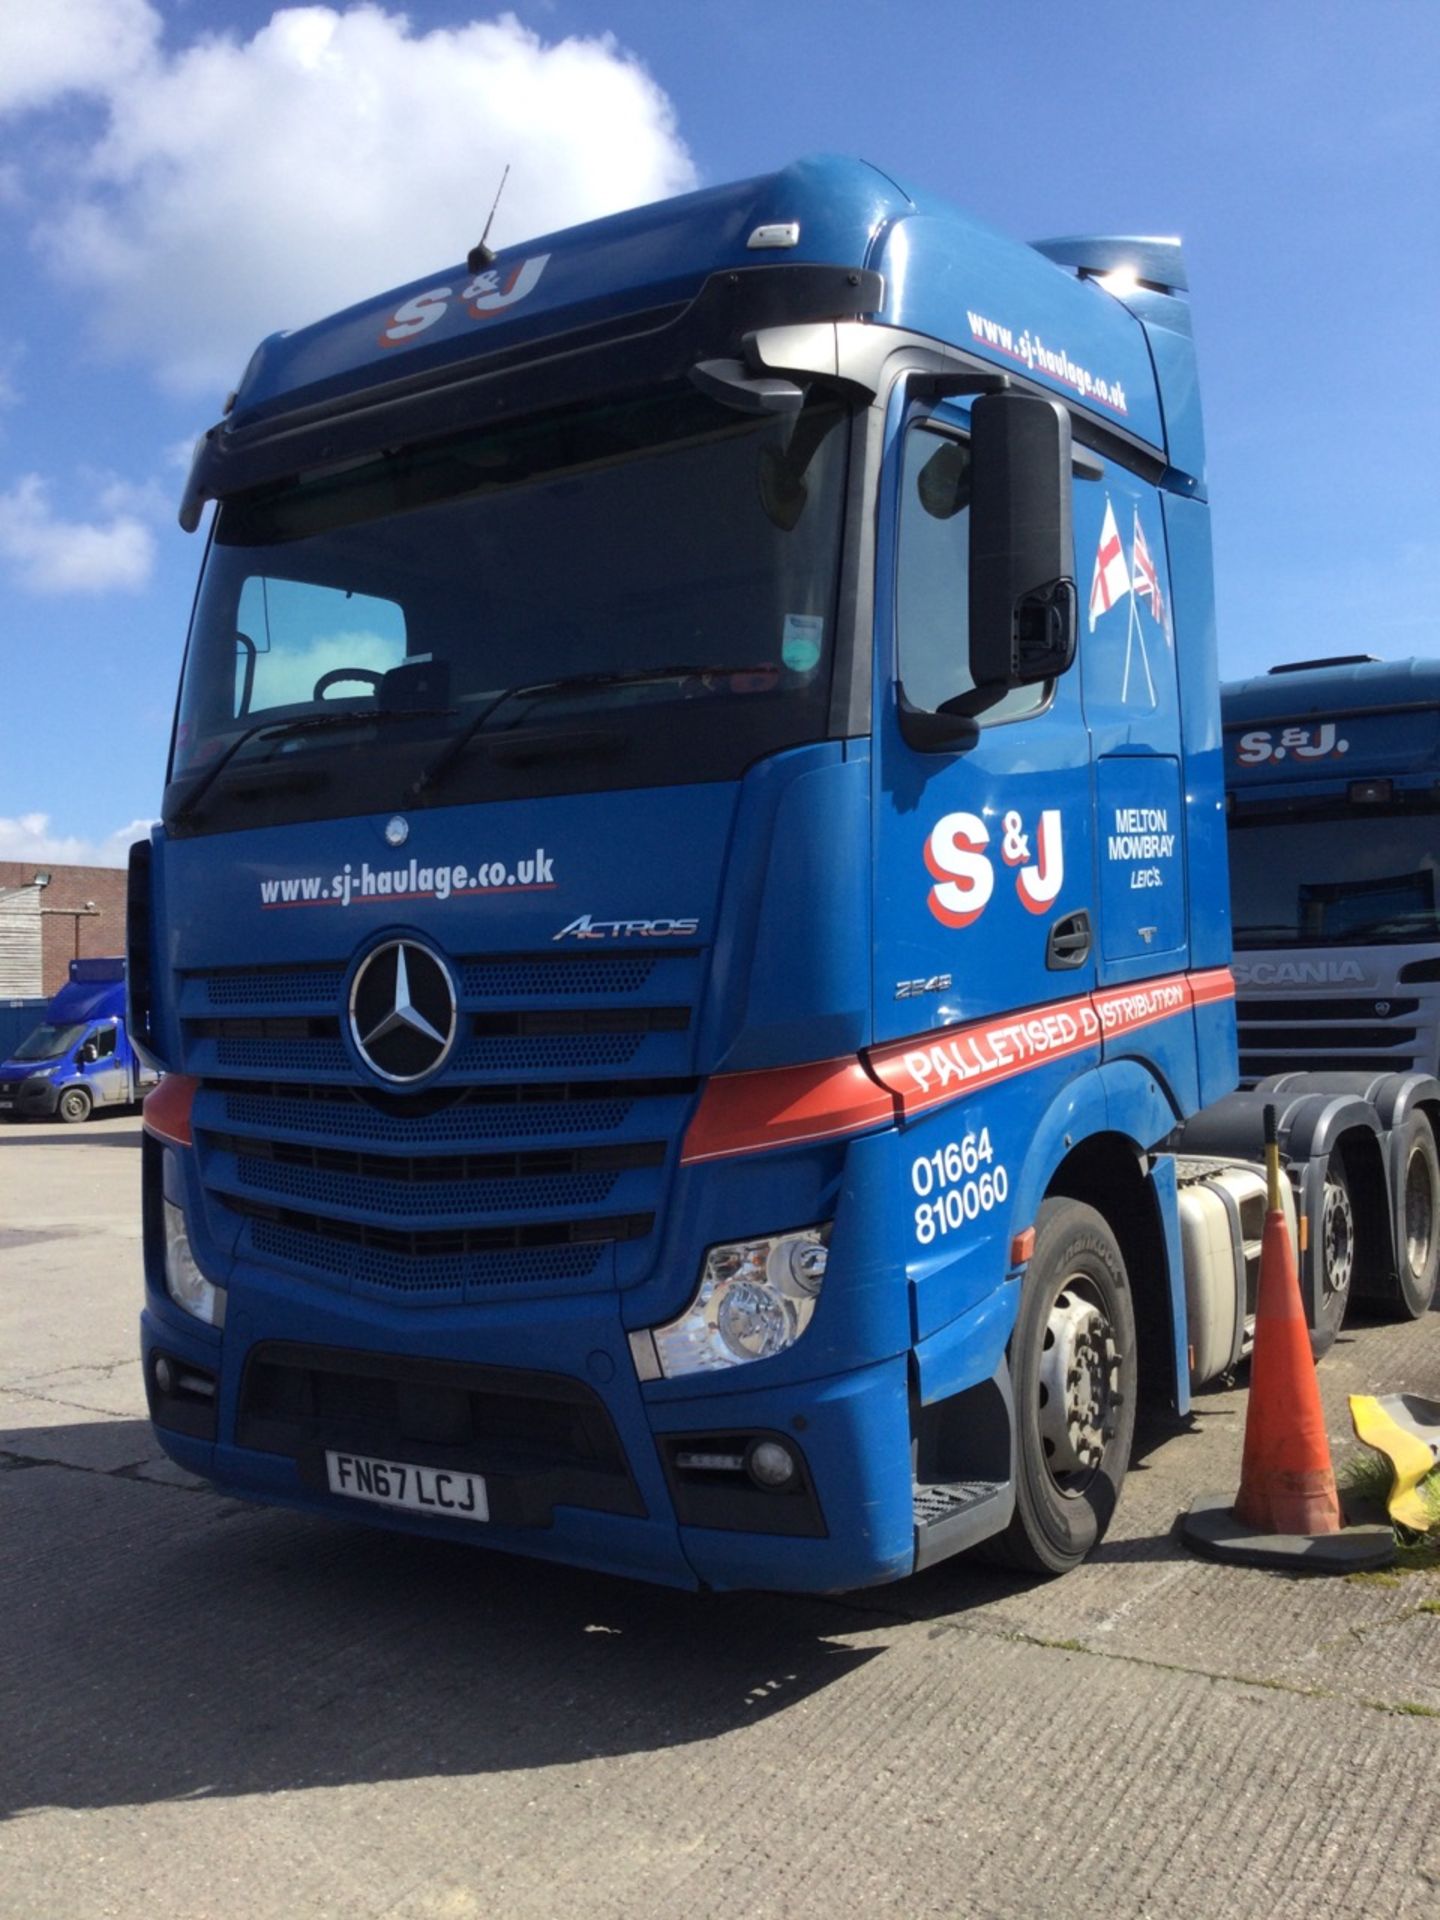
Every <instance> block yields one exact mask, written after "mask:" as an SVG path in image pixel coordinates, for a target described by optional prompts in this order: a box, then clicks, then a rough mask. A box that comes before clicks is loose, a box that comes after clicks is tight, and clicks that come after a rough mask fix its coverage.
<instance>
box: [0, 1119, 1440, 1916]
mask: <svg viewBox="0 0 1440 1920" xmlns="http://www.w3.org/2000/svg"><path fill="white" fill-rule="evenodd" d="M138 1138H139V1129H138V1125H137V1123H136V1122H135V1121H133V1120H131V1119H100V1120H96V1121H93V1122H91V1123H90V1124H89V1125H88V1126H85V1127H82V1128H62V1127H55V1126H38V1125H29V1124H25V1125H11V1126H8V1127H6V1128H5V1129H4V1130H3V1131H0V1429H3V1431H0V1812H3V1815H4V1816H5V1817H4V1819H3V1822H0V1916H3V1920H12V1917H13V1920H49V1916H55V1920H88V1917H89V1916H98V1915H123V1916H131V1915H141V1914H145V1915H148V1914H150V1913H153V1912H155V1911H156V1910H160V1911H167V1912H170V1913H176V1914H181V1915H184V1916H185V1917H186V1920H268V1917H269V1916H275V1920H295V1916H299V1915H311V1914H320V1915H343V1916H351V1915H353V1916H357V1917H363V1920H371V1917H372V1916H373V1917H374V1920H379V1917H380V1916H385V1917H386V1920H482V1916H483V1920H508V1916H512V1915H515V1916H528V1915H537V1916H538V1915H546V1916H548V1915H553V1914H564V1915H567V1916H574V1917H575V1920H580V1917H581V1916H612V1915H613V1916H626V1920H629V1916H646V1915H671V1914H675V1915H683V1916H685V1920H707V1917H708V1916H716V1917H717V1920H718V1916H725V1917H726V1920H730V1917H732V1916H743V1915H767V1916H768V1915H777V1916H779V1915H783V1916H785V1917H786V1920H806V1917H807V1916H811V1915H813V1916H827V1920H848V1916H851V1915H854V1916H861V1915H864V1916H872V1915H877V1914H883V1915H890V1914H893V1915H904V1916H920V1915H954V1916H963V1917H964V1920H979V1917H981V1916H996V1917H997V1920H998V1917H999V1916H1005V1917H1006V1920H1009V1917H1011V1916H1014V1917H1016V1920H1020V1917H1028V1916H1031V1915H1034V1916H1040V1915H1045V1916H1049V1915H1051V1914H1054V1913H1064V1914H1087V1913H1088V1914H1103V1915H1106V1916H1132V1915H1133V1916H1141V1915H1143V1916H1152V1915H1153V1916H1164V1917H1165V1920H1212V1916H1213V1917H1214V1920H1219V1917H1220V1916H1236V1917H1237V1920H1254V1916H1257V1915H1264V1916H1267V1920H1300V1917H1301V1916H1304V1920H1316V1917H1317V1916H1342V1915H1344V1916H1348V1915H1360V1914H1366V1915H1383V1916H1385V1917H1386V1920H1421V1916H1424V1917H1425V1920H1434V1916H1435V1915H1436V1914H1437V1913H1440V1814H1437V1811H1436V1798H1435V1782H1436V1779H1437V1777H1440V1772H1437V1769H1440V1575H1437V1574H1435V1573H1419V1574H1407V1575H1403V1576H1396V1577H1385V1578H1381V1579H1377V1578H1375V1577H1371V1578H1368V1579H1351V1580H1314V1579H1303V1578H1288V1577H1284V1576H1277V1575H1273V1574H1262V1573H1255V1572H1244V1571H1237V1570H1232V1569H1225V1568H1220V1567H1217V1566H1213V1565H1208V1564H1205V1563H1203V1562H1201V1561H1197V1560H1194V1559H1192V1558H1190V1557H1189V1556H1188V1555H1187V1554H1186V1553H1185V1552H1184V1550H1183V1549H1182V1548H1181V1547H1180V1546H1179V1545H1178V1544H1177V1542H1176V1541H1175V1539H1174V1537H1173V1534H1172V1524H1173V1521H1174V1518H1175V1515H1176V1513H1177V1511H1179V1509H1181V1508H1182V1507H1184V1506H1185V1505H1186V1504H1187V1503H1188V1501H1189V1500H1190V1499H1191V1498H1192V1497H1193V1496H1194V1495H1195V1494H1196V1493H1198V1492H1201V1491H1204V1490H1206V1489H1216V1490H1233V1487H1234V1482H1235V1474H1236V1469H1237V1466H1238V1460H1239V1448H1240V1433H1241V1423H1242V1420H1243V1413H1244V1395H1243V1393H1241V1392H1238V1391H1237V1392H1228V1393H1224V1392H1222V1393H1214V1394H1207V1395H1206V1396H1205V1397H1204V1398H1203V1399H1202V1400H1201V1402H1200V1404H1199V1408H1198V1410H1197V1412H1196V1414H1195V1416H1194V1417H1193V1419H1192V1420H1191V1421H1190V1422H1189V1423H1188V1428H1182V1427H1181V1426H1180V1425H1179V1424H1178V1423H1173V1424H1172V1425H1170V1426H1169V1427H1162V1428H1160V1429H1158V1430H1154V1429H1152V1430H1151V1431H1150V1432H1149V1433H1148V1434H1147V1435H1146V1436H1145V1439H1144V1442H1143V1447H1142V1452H1141V1455H1140V1457H1139V1459H1138V1460H1137V1463H1136V1465H1135V1468H1134V1469H1133V1471H1132V1474H1131V1478H1130V1480H1129V1482H1128V1483H1127V1487H1126V1491H1125V1497H1124V1500H1123V1502H1122V1505H1121V1510H1120V1514H1119V1517H1118V1519H1117V1523H1116V1525H1115V1528H1114V1530H1113V1532H1112V1534H1111V1536H1110V1538H1109V1540H1108V1541H1107V1542H1106V1543H1105V1545H1104V1546H1103V1547H1102V1548H1101V1550H1100V1551H1099V1552H1098V1554H1097V1555H1096V1556H1095V1558H1094V1560H1093V1561H1092V1562H1091V1563H1089V1564H1088V1565H1087V1566H1085V1567H1084V1568H1082V1569H1081V1570H1080V1571H1079V1572H1077V1573H1074V1574H1072V1575H1070V1576H1069V1577H1068V1578H1066V1579H1064V1580H1061V1581H1057V1582H1054V1583H1050V1584H1037V1583H1034V1582H1028V1581H1022V1580H1019V1579H1015V1578H1009V1577H1005V1576H1002V1575H999V1574H996V1573H991V1572H987V1571H985V1570H984V1569H982V1568H977V1567H971V1566H968V1565H958V1564H955V1563H951V1564H949V1565H947V1566H942V1567H940V1568H937V1569H935V1570H933V1571H932V1572H930V1573H928V1574H926V1575H924V1576H922V1577H920V1578H918V1579H915V1580H912V1581H909V1582H906V1583H904V1584H903V1585H900V1586H896V1587H892V1588H886V1589H879V1590H876V1591H873V1592H870V1593H865V1594H859V1595H856V1596H854V1597H853V1598H839V1599H829V1600H795V1599H780V1598H773V1597H770V1596H766V1595H747V1596H743V1597H728V1598H722V1597H700V1598H696V1597H693V1596H686V1595H680V1594H674V1593H669V1592H663V1591H658V1590H653V1589H650V1588H647V1587H643V1586H637V1585H631V1584H628V1583H626V1582H624V1581H619V1580H611V1579H602V1578H598V1577H595V1576H591V1575H586V1574H581V1573H567V1572H564V1571H560V1570H556V1569H552V1568H547V1567H544V1566H540V1565H538V1564H537V1565H529V1564H526V1563H525V1562H523V1561H516V1560H506V1559H503V1558H501V1557H498V1556H497V1557H494V1558H492V1557H490V1556H489V1555H487V1554H485V1553H483V1552H479V1551H467V1550H466V1549H464V1548H461V1547H451V1546H437V1545H433V1544H428V1543H424V1542H416V1541H414V1540H410V1539H406V1538H401V1537H398V1536H390V1535H386V1534H385V1533H382V1532H378V1531H370V1530H367V1529H364V1528H360V1527H354V1528H350V1527H344V1526H339V1525H331V1524H322V1523H319V1522H316V1521H313V1520H308V1519H302V1518H297V1517H295V1516H293V1515H289V1514H284V1513H275V1512H266V1511H263V1510H259V1509H255V1508H250V1507H245V1506H242V1505H239V1504H237V1503H235V1502H233V1501H230V1500H225V1499H221V1498H219V1497H217V1496H216V1495H215V1494H213V1493H211V1492H209V1491H208V1490H207V1489H205V1488H204V1487H203V1486H201V1485H199V1484H197V1483H195V1482H193V1481H190V1480H188V1479H186V1478H185V1477H184V1476H183V1475H181V1474H179V1473H177V1472H176V1471H175V1470H174V1469H173V1468H172V1467H170V1466H169V1465H168V1464H167V1463H166V1462H165V1460H164V1459H163V1457H162V1456H161V1455H160V1454H159V1453H158V1451H157V1449H156V1447H155V1445H154V1442H153V1441H152V1439H151V1436H150V1432H149V1429H148V1427H147V1425H146V1421H145V1417H144V1400H143V1394H142V1390H141V1384H140V1374H139V1367H138V1364H137V1360H136V1353H135V1349H136V1314H137V1311H138V1304H139V1289H140V1280H139V1221H138V1215H137V1205H136V1189H137V1163H138V1152H137V1147H138ZM1321 1379H1322V1382H1323V1385H1324V1390H1325V1398H1326V1405H1327V1409H1328V1415H1329V1424H1330V1430H1331V1437H1332V1442H1333V1444H1334V1446H1335V1448H1336V1453H1337V1458H1339V1457H1341V1456H1342V1455H1344V1454H1346V1453H1348V1452H1349V1451H1350V1447H1351V1441H1350V1437H1349V1423H1348V1417H1347V1414H1346V1409H1345V1395H1346V1393H1347V1392H1350V1391H1357V1390H1380V1391H1386V1390H1402V1389H1408V1390H1411V1391H1414V1392H1418V1393H1421V1394H1424V1395H1426V1396H1428V1397H1431V1398H1440V1314H1431V1315H1429V1316H1428V1317H1427V1319H1426V1321H1425V1323H1424V1324H1423V1325H1421V1326H1408V1327H1375V1326H1365V1327H1361V1328H1359V1329H1357V1330H1355V1331H1353V1332H1347V1334H1346V1335H1345V1336H1344V1337H1343V1339H1342V1341H1341V1344H1340V1345H1339V1347H1338V1348H1337V1349H1336V1351H1335V1352H1334V1353H1333V1354H1332V1355H1331V1356H1330V1357H1329V1358H1328V1359H1327V1360H1326V1362H1325V1363H1324V1365H1323V1366H1322V1368H1321ZM1427 1608H1432V1609H1437V1610H1434V1611H1429V1610H1427Z"/></svg>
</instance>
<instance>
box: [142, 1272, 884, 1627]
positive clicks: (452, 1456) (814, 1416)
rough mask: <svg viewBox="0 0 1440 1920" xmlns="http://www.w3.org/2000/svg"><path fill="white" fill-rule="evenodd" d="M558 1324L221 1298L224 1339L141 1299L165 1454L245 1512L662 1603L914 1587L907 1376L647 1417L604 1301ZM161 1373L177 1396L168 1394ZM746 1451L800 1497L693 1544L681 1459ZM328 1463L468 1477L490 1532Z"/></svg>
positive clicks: (763, 1507)
mask: <svg viewBox="0 0 1440 1920" xmlns="http://www.w3.org/2000/svg"><path fill="white" fill-rule="evenodd" d="M262 1290H263V1291H265V1292H267V1293H268V1292H269V1289H268V1288H264V1289H262ZM350 1305H351V1307H352V1309H353V1306H354V1302H353V1301H352V1302H351V1303H350ZM555 1305H556V1308H557V1309H561V1310H563V1311H557V1312H556V1313H555V1314H554V1315H553V1316H550V1315H547V1316H546V1317H545V1318H546V1324H544V1325H539V1326H537V1324H536V1314H535V1303H533V1302H532V1303H529V1311H528V1312H526V1313H525V1314H524V1315H523V1316H520V1315H516V1316H515V1320H514V1324H511V1325H506V1324H504V1321H503V1319H498V1318H497V1319H496V1320H489V1319H488V1318H487V1323H486V1324H485V1325H484V1327H483V1329H482V1328H481V1327H479V1326H477V1324H476V1323H475V1322H474V1320H473V1318H472V1319H471V1321H470V1323H469V1324H468V1325H467V1324H464V1323H463V1321H462V1318H461V1316H459V1315H451V1314H448V1313H445V1314H436V1315H427V1316H426V1321H427V1324H426V1327H425V1329H424V1332H423V1336H422V1335H421V1334H420V1333H419V1332H418V1331H417V1329H416V1328H415V1326H414V1324H413V1319H412V1318H411V1317H410V1316H401V1315H398V1314H396V1315H391V1314H378V1313H377V1314H374V1315H366V1316H364V1318H363V1319H358V1320H357V1317H356V1316H355V1314H354V1313H353V1311H351V1312H348V1313H336V1312H331V1311H328V1310H327V1309H325V1308H323V1307H322V1306H321V1304H320V1303H319V1302H318V1301H316V1300H315V1299H313V1298H312V1299H309V1300H307V1301H306V1302H305V1311H304V1313H303V1325H302V1324H300V1321H299V1318H297V1316H296V1315H295V1313H294V1309H293V1306H289V1303H287V1301H286V1298H285V1296H284V1294H283V1292H281V1291H280V1290H278V1289H277V1290H276V1291H275V1293H274V1294H273V1297H270V1298H267V1299H266V1300H264V1301H263V1302H260V1301H257V1300H256V1298H255V1295H254V1293H253V1292H252V1293H251V1294H250V1295H249V1298H248V1300H246V1301H243V1302H242V1301H241V1300H239V1299H237V1297H236V1296H235V1294H233V1293H232V1295H231V1301H230V1312H229V1316H228V1321H227V1325H226V1328H225V1331H224V1333H223V1334H221V1333H219V1332H218V1331H216V1330H214V1329H212V1328H208V1327H204V1326H201V1325H200V1324H199V1323H198V1322H195V1321H192V1320H190V1319H189V1317H188V1316H187V1315H185V1314H183V1313H181V1312H179V1311H178V1310H177V1309H176V1308H174V1307H173V1305H172V1304H171V1303H170V1302H169V1301H168V1299H161V1298H159V1297H157V1296H156V1295H155V1294H154V1293H153V1292H152V1293H151V1294H150V1295H149V1298H148V1301H147V1306H146V1310H145V1313H144V1315H143V1318H142V1346H143V1350H144V1362H145V1380H146V1387H147V1392H148V1394H149V1398H150V1406H151V1416H152V1419H154V1421H155V1423H156V1434H157V1438H158V1439H159V1441H160V1444H161V1445H162V1447H163V1448H164V1449H165V1451H166V1452H167V1453H168V1454H169V1455H170V1457H171V1458H172V1459H173V1460H175V1461H176V1462H177V1463H178V1464H179V1465H181V1466H182V1467H185V1468H186V1469H188V1470H189V1471H191V1472H193V1473H196V1474H198V1475H200V1476H201V1477H203V1478H205V1479H207V1480H210V1481H212V1482H213V1483H214V1484H215V1485H216V1486H217V1487H219V1488H221V1489H222V1490H223V1491H225V1492H227V1493H230V1494H233V1495H236V1496H239V1497H241V1498H245V1499H252V1500H257V1501H261V1502H264V1503H267V1504H273V1505H279V1506H286V1507H291V1508H296V1509H300V1510H303V1511H307V1512H313V1513H325V1514H329V1515H332V1516H334V1517H337V1518H346V1519H350V1520H362V1521H370V1522H373V1523H376V1524H379V1525H385V1526H391V1527H396V1528H399V1529H401V1530H403V1531H407V1532H417V1533H427V1534H431V1535H432V1536H434V1535H438V1536H441V1537H446V1538H450V1539H454V1540H459V1541H465V1542H466V1543H468V1544H470V1545H483V1546H490V1547H494V1548H497V1549H499V1550H500V1551H503V1552H510V1553H519V1554H526V1555H530V1556H533V1557H535V1558H539V1559H549V1560H556V1561H562V1562H566V1563H568V1564H571V1565H576V1566H583V1567H589V1568H593V1569H596V1570H599V1571H603V1572H606V1573H612V1574H619V1575H627V1576H630V1577H635V1578H640V1579H647V1580H653V1581H657V1582H660V1583H663V1584H666V1585H672V1586H680V1587H698V1586H705V1587H711V1588H717V1589H723V1588H740V1587H762V1588H774V1589H785V1590H792V1591H802V1592H803V1591H810V1592H830V1591H838V1590H843V1589H845V1588H850V1587H859V1586H866V1585H872V1584H875V1583H877V1582H880V1581H885V1580H890V1579H896V1578H899V1577H901V1576H903V1575H904V1574H906V1573H908V1572H909V1571H910V1570H911V1567H912V1566H913V1564H914V1517H913V1508H912V1503H911V1500H910V1472H909V1445H910V1438H909V1425H908V1401H907V1393H906V1368H905V1360H904V1357H903V1356H899V1357H897V1358H895V1359H893V1360H888V1361H882V1362H880V1363H878V1364H875V1365H872V1366H867V1367H864V1368H861V1369H858V1370H856V1371H855V1372H853V1373H850V1374H845V1375H840V1376H836V1377H832V1378H829V1379H824V1380H818V1381H813V1382H809V1383H805V1384H803V1385H796V1384H794V1383H789V1384H786V1385H784V1386H783V1387H772V1388H770V1389H768V1390H767V1389H766V1388H764V1387H763V1386H762V1387H759V1388H757V1389H755V1390H753V1391H744V1392H736V1391H733V1383H732V1382H727V1383H726V1385H727V1386H731V1387H732V1390H730V1391H723V1392H714V1391H711V1392H705V1391H703V1390H697V1392H696V1393H695V1394H694V1395H693V1396H692V1397H690V1398H687V1399H684V1400H679V1399H675V1398H673V1397H666V1398H663V1399H656V1400H654V1401H651V1400H648V1399H647V1398H646V1389H645V1388H644V1387H642V1385H641V1384H640V1383H639V1382H638V1381H637V1380H636V1378H635V1374H634V1370H633V1366H632V1364H631V1362H630V1356H629V1351H628V1348H627V1346H626V1343H625V1337H624V1330H623V1328H622V1326H621V1324H620V1317H619V1310H618V1304H617V1302H616V1300H615V1298H614V1296H608V1297H607V1296H593V1297H588V1298H586V1299H575V1298H573V1297H572V1298H571V1299H569V1300H566V1301H564V1302H556V1303H555ZM287 1307H288V1312H287ZM387 1322H388V1323H389V1324H386V1323H387ZM260 1327H263V1329H264V1334H263V1338H259V1337H256V1336H255V1334H254V1331H253V1330H254V1329H256V1328H260ZM422 1347H423V1350H421V1349H422ZM161 1355H164V1356H165V1357H166V1358H167V1359H168V1360H169V1362H170V1369H169V1377H170V1379H171V1380H172V1382H173V1381H175V1380H176V1379H177V1378H180V1379H185V1380H188V1381H189V1382H190V1386H189V1387H188V1388H186V1389H183V1390H177V1391H172V1392H171V1393H170V1394H169V1395H167V1394H165V1393H163V1392H162V1391H161V1390H160V1388H159V1386H158V1385H157V1378H156V1371H155V1362H156V1359H157V1358H158V1357H159V1356H161ZM212 1380H213V1382H214V1387H213V1391H212V1392H208V1393H207V1391H206V1388H205V1383H206V1382H207V1381H212ZM377 1383H380V1384H377ZM707 1384H708V1383H707ZM698 1385H699V1383H697V1387H698ZM197 1387H198V1389H199V1390H198V1391H197V1390H196V1388H197ZM467 1406H468V1409H469V1411H468V1412H467V1411H465V1408H466V1407H467ZM749 1433H763V1434H766V1435H770V1436H783V1437H784V1438H785V1440H786V1441H787V1443H788V1444H790V1446H791V1447H792V1450H793V1451H794V1452H795V1453H796V1454H797V1456H798V1458H799V1460H800V1462H801V1467H802V1474H801V1479H802V1482H803V1486H802V1487H801V1488H800V1489H799V1490H796V1489H792V1490H791V1491H790V1492H789V1493H777V1494H772V1495H767V1494H765V1493H762V1492H760V1491H759V1490H758V1489H755V1488H753V1487H746V1488H744V1489H733V1488H732V1489H731V1491H732V1492H736V1493H738V1495H739V1497H738V1498H735V1499H731V1500H730V1501H728V1502H727V1501H725V1500H720V1501H718V1503H717V1502H716V1501H714V1500H711V1502H710V1504H709V1505H708V1506H707V1505H706V1503H705V1502H704V1501H703V1500H702V1501H701V1502H700V1503H699V1504H700V1507H701V1509H702V1510H703V1511H704V1512H705V1513H706V1514H707V1516H708V1517H716V1516H718V1517H721V1518H722V1519H724V1520H725V1522H726V1523H725V1524H723V1525H704V1526H701V1525H694V1524H687V1521H686V1509H687V1507H688V1508H689V1511H690V1513H691V1514H692V1515H693V1513H694V1512H695V1510H696V1502H695V1500H694V1499H693V1498H691V1497H690V1495H689V1493H688V1492H687V1489H686V1487H684V1486H683V1485H679V1484H677V1476H676V1472H675V1460H676V1447H677V1443H678V1441H679V1437H681V1436H684V1444H685V1446H686V1447H691V1446H693V1445H698V1444H699V1443H700V1442H699V1440H698V1439H697V1436H705V1435H707V1434H714V1435H725V1436H731V1437H733V1436H734V1435H736V1434H749ZM330 1449H333V1450H337V1451H348V1452H352V1453H358V1454H362V1455H369V1456H371V1457H375V1458H388V1459H395V1460H400V1461H405V1462H413V1463H415V1464H417V1465H421V1466H434V1467H448V1468H452V1469H458V1470H461V1471H468V1472H478V1473H481V1474H482V1475H483V1476H484V1478H485V1480H486V1484H487V1489H488V1492H489V1498H490V1507H491V1515H492V1518H491V1520H490V1521H489V1522H488V1523H484V1524H477V1523H474V1522H469V1521H461V1520H456V1519H450V1518H445V1517H441V1516H438V1515H437V1516H434V1517H432V1516H430V1515H419V1514H413V1513H410V1512H405V1511H400V1510H397V1509H390V1508H384V1507H380V1506H377V1505H375V1504H373V1503H371V1502H368V1501H365V1500H361V1499H357V1498H351V1497H348V1496H346V1495H341V1494H335V1493H332V1492H331V1491H330V1490H329V1488H328V1484H327V1480H326V1474H325V1466H324V1456H325V1453H326V1451H327V1450H330ZM801 1495H803V1497H800V1496H801ZM787 1501H788V1502H789V1503H790V1505H789V1506H788V1508H787V1507H786V1504H785V1503H786V1502H787ZM747 1502H748V1505H747ZM748 1515H754V1516H755V1519H754V1520H753V1521H752V1520H750V1519H749V1518H747V1516H748ZM775 1526H778V1527H779V1528H780V1529H781V1530H780V1531H771V1530H769V1529H770V1528H772V1527H775ZM762 1529H763V1530H762ZM797 1529H798V1530H797Z"/></svg>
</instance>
